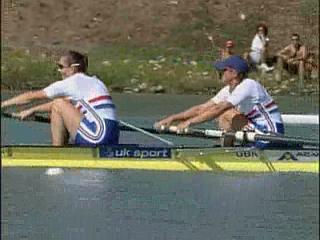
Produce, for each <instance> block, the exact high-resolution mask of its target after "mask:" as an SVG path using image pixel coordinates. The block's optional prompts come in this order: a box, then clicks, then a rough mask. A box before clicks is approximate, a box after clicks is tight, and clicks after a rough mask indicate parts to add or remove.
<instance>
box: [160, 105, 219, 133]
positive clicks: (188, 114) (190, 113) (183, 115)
mask: <svg viewBox="0 0 320 240" xmlns="http://www.w3.org/2000/svg"><path fill="white" fill-rule="evenodd" d="M214 105H215V102H214V101H212V100H211V99H210V100H209V101H207V102H205V103H203V104H200V105H196V106H194V107H191V108H189V109H188V110H186V111H184V112H180V113H177V114H173V115H171V116H169V117H166V118H165V119H163V120H161V121H159V122H157V123H155V128H158V127H160V126H161V125H170V124H171V123H172V122H175V121H184V120H187V119H191V118H193V117H195V116H197V115H198V114H200V113H201V112H203V111H204V110H205V109H207V108H210V107H212V106H214Z"/></svg>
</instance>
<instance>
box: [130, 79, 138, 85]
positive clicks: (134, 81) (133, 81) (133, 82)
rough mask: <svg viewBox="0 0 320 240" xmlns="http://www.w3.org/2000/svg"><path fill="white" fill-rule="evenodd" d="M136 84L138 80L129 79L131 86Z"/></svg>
mask: <svg viewBox="0 0 320 240" xmlns="http://www.w3.org/2000/svg"><path fill="white" fill-rule="evenodd" d="M138 82H139V80H138V79H136V78H131V79H130V83H131V84H137V83H138Z"/></svg>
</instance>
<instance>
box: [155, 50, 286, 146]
mask: <svg viewBox="0 0 320 240" xmlns="http://www.w3.org/2000/svg"><path fill="white" fill-rule="evenodd" d="M214 67H215V68H216V69H217V70H220V71H223V77H222V79H223V82H224V84H225V87H223V88H222V89H221V90H220V91H219V92H218V93H217V94H216V95H215V96H214V97H213V98H211V99H209V100H208V101H207V102H205V103H203V104H200V105H196V106H193V107H191V108H189V109H187V110H186V111H183V112H181V113H178V114H173V115H171V116H168V117H166V118H164V119H162V120H161V121H159V122H156V123H155V125H154V126H155V128H158V129H160V128H161V127H165V128H166V127H169V126H170V125H171V124H172V123H174V122H178V125H177V129H178V131H181V132H182V131H184V129H187V128H189V127H190V126H192V125H195V124H199V123H202V122H205V121H208V120H211V119H217V121H218V125H219V128H220V129H222V130H224V131H227V132H234V131H239V130H246V131H255V132H257V133H260V134H276V135H278V134H280V135H283V134H284V125H283V121H282V118H281V114H280V112H279V108H278V106H277V104H276V103H275V102H274V100H273V99H272V97H271V96H270V95H269V94H268V92H267V91H266V89H265V88H264V87H263V86H262V85H261V84H260V83H259V82H257V81H255V80H253V79H250V78H248V77H247V73H248V71H249V67H248V64H247V62H246V61H245V60H244V59H243V58H241V57H240V56H231V57H229V58H227V59H225V60H223V61H218V62H216V63H215V64H214ZM225 144H226V145H232V144H233V139H231V140H230V139H228V140H227V141H226V142H225ZM270 145H271V144H270V143H268V142H263V141H257V142H256V143H255V147H258V148H265V147H267V146H270Z"/></svg>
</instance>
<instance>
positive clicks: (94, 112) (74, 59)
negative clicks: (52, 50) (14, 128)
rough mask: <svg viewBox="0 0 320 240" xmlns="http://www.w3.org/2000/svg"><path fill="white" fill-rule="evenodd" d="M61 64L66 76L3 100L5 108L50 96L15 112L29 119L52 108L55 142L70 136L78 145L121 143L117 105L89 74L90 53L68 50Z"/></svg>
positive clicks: (95, 78)
mask: <svg viewBox="0 0 320 240" xmlns="http://www.w3.org/2000/svg"><path fill="white" fill-rule="evenodd" d="M57 67H58V71H59V72H60V73H61V76H62V78H63V80H61V81H57V82H54V83H52V84H50V85H49V86H48V87H46V88H44V89H42V90H38V91H30V92H26V93H23V94H20V95H18V96H16V97H13V98H11V99H9V100H6V101H4V102H1V108H2V109H3V108H5V107H8V106H11V105H22V104H26V103H29V102H31V101H34V100H39V99H49V100H51V101H49V102H48V103H45V104H41V105H38V106H35V107H31V108H29V109H26V110H24V111H22V112H20V113H17V114H15V116H16V117H18V118H20V119H26V118H27V117H28V116H30V115H33V114H34V113H36V112H49V113H50V116H51V133H52V144H53V145H55V146H61V145H65V144H67V142H68V140H69V137H70V139H71V141H72V142H73V143H75V144H76V145H86V146H95V145H115V144H118V141H119V128H118V120H117V116H116V111H115V105H114V104H113V102H112V99H111V96H110V94H109V91H108V89H107V87H106V86H105V85H104V83H103V82H102V81H101V80H100V79H98V78H97V77H94V76H89V75H87V74H86V70H87V67H88V59H87V57H86V56H85V55H83V54H81V53H78V52H75V51H68V52H67V53H66V54H65V55H63V56H62V57H61V58H60V60H59V62H58V63H57Z"/></svg>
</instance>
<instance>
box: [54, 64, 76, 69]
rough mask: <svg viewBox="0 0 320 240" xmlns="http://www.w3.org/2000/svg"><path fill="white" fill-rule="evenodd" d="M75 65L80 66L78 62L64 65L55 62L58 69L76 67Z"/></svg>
mask: <svg viewBox="0 0 320 240" xmlns="http://www.w3.org/2000/svg"><path fill="white" fill-rule="evenodd" d="M77 66H80V64H79V63H73V64H71V65H70V66H64V65H63V64H61V63H57V67H58V69H59V70H62V69H64V68H67V67H77Z"/></svg>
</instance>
